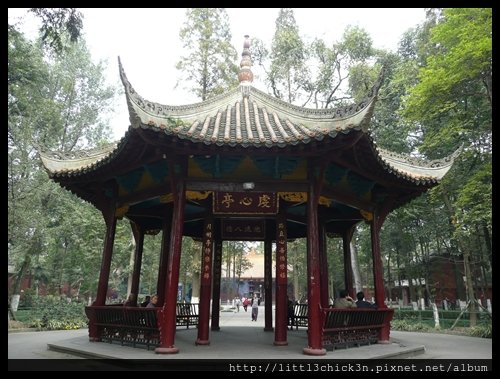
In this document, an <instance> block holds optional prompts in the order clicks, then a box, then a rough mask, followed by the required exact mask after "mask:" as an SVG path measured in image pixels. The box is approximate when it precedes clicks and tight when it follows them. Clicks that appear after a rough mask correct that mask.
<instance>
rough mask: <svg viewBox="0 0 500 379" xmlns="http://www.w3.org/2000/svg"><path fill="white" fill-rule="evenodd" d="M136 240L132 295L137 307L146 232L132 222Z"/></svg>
mask: <svg viewBox="0 0 500 379" xmlns="http://www.w3.org/2000/svg"><path fill="white" fill-rule="evenodd" d="M130 226H131V227H132V233H133V234H134V240H135V254H134V271H133V272H132V288H131V289H130V293H133V294H134V295H135V305H137V296H138V295H139V280H140V278H141V266H142V251H143V246H144V230H143V229H142V228H141V227H140V226H139V225H137V224H136V223H134V222H130Z"/></svg>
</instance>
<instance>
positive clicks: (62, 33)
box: [30, 8, 83, 54]
mask: <svg viewBox="0 0 500 379" xmlns="http://www.w3.org/2000/svg"><path fill="white" fill-rule="evenodd" d="M30 11H31V12H32V13H34V14H35V15H36V16H38V17H39V18H40V19H41V21H42V26H41V27H40V32H41V33H42V42H43V43H44V44H46V45H47V46H49V47H50V48H51V49H53V50H54V51H55V52H56V53H57V54H60V53H62V52H63V50H64V49H65V48H66V47H68V43H67V41H68V39H69V41H71V42H76V41H78V39H79V38H80V36H81V32H82V29H83V14H82V13H81V12H80V11H78V10H77V9H76V8H31V9H30Z"/></svg>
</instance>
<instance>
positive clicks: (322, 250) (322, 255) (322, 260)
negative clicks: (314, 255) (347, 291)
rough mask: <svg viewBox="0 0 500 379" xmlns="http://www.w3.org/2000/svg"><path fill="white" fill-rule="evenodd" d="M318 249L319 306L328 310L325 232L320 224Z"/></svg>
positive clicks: (323, 226)
mask: <svg viewBox="0 0 500 379" xmlns="http://www.w3.org/2000/svg"><path fill="white" fill-rule="evenodd" d="M318 239H319V241H318V247H319V265H320V266H319V267H320V271H321V277H320V286H321V306H322V307H323V308H328V307H329V306H330V304H329V302H330V301H329V300H330V299H329V297H328V294H329V291H328V257H327V248H326V232H325V225H324V224H323V223H320V225H319V229H318Z"/></svg>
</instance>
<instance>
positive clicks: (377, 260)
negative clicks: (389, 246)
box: [370, 212, 390, 343]
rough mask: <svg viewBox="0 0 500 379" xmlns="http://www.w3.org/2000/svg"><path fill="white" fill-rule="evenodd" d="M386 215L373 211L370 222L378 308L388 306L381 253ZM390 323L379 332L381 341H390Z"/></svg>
mask: <svg viewBox="0 0 500 379" xmlns="http://www.w3.org/2000/svg"><path fill="white" fill-rule="evenodd" d="M384 218H385V217H380V216H379V215H378V214H377V213H375V212H374V213H373V219H372V221H371V223H370V226H371V228H370V231H371V242H372V258H373V281H374V284H375V303H376V304H377V307H378V309H384V308H387V306H386V305H385V302H384V299H385V289H384V271H383V269H382V258H381V255H380V228H381V227H382V223H383V220H384ZM389 332H390V323H389V322H387V323H386V325H385V326H384V327H383V328H382V329H381V331H380V333H379V341H378V342H379V343H390V341H389Z"/></svg>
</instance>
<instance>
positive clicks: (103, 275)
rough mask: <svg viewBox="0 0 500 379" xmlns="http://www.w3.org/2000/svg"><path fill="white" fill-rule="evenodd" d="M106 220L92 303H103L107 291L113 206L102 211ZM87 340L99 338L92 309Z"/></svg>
mask: <svg viewBox="0 0 500 379" xmlns="http://www.w3.org/2000/svg"><path fill="white" fill-rule="evenodd" d="M102 215H103V217H104V221H105V222H106V236H105V237H104V247H103V253H102V261H101V271H100V273H99V284H98V285H97V295H96V299H95V300H94V302H93V303H92V305H105V304H106V294H107V292H108V281H109V271H110V269H111V257H112V256H113V243H114V241H115V231H116V217H115V207H114V206H109V207H108V208H107V209H106V210H105V211H103V212H102ZM88 315H89V341H91V342H95V341H100V340H101V332H102V330H101V329H100V328H99V327H98V326H97V325H96V323H97V319H96V316H95V313H94V312H93V311H89V313H88Z"/></svg>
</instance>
